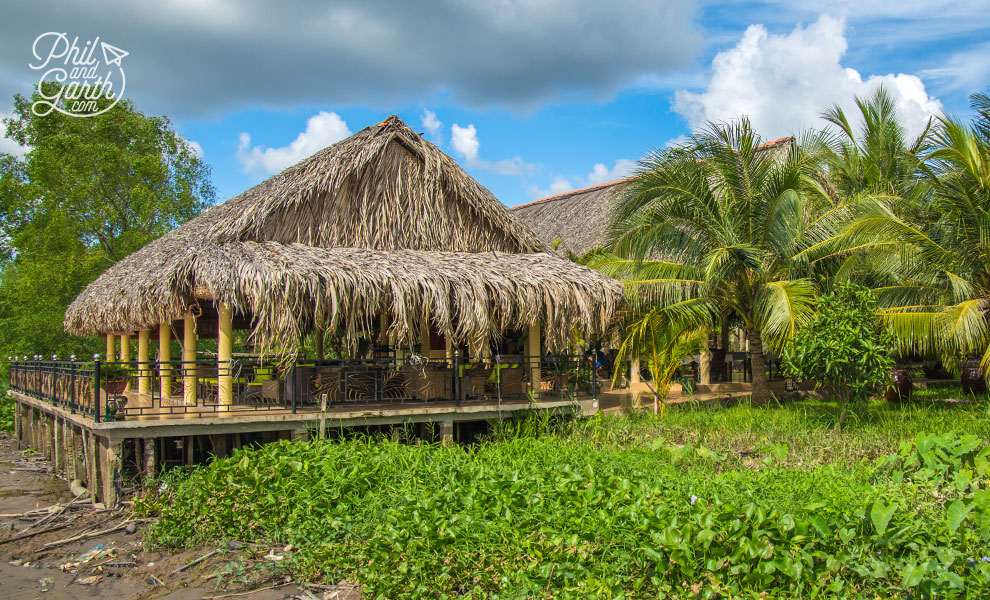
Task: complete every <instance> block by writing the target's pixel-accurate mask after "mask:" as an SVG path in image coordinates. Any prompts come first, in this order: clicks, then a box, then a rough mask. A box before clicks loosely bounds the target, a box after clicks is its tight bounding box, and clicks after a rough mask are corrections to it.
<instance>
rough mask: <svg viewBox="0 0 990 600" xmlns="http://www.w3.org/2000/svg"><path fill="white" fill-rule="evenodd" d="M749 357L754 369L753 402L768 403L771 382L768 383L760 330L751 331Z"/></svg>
mask: <svg viewBox="0 0 990 600" xmlns="http://www.w3.org/2000/svg"><path fill="white" fill-rule="evenodd" d="M749 357H750V361H751V365H752V369H753V401H754V402H766V401H767V400H769V399H770V382H769V381H767V367H766V362H765V361H764V358H763V338H761V337H760V330H759V329H756V328H753V329H750V330H749Z"/></svg>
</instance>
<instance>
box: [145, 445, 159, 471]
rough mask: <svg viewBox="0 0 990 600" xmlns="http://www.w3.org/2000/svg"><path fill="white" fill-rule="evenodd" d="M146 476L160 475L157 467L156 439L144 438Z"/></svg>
mask: <svg viewBox="0 0 990 600" xmlns="http://www.w3.org/2000/svg"><path fill="white" fill-rule="evenodd" d="M143 446H144V467H143V469H142V470H143V471H144V476H145V477H155V476H156V475H158V471H157V468H158V467H157V465H155V438H144V444H143Z"/></svg>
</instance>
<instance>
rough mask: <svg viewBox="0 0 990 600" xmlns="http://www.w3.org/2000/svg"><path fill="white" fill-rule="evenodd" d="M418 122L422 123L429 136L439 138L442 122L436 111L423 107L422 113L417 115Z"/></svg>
mask: <svg viewBox="0 0 990 600" xmlns="http://www.w3.org/2000/svg"><path fill="white" fill-rule="evenodd" d="M419 122H420V123H422V125H423V128H424V129H426V131H427V133H429V134H430V137H432V138H434V139H436V140H439V139H440V128H441V127H443V123H442V122H441V121H440V119H438V118H437V113H435V112H433V111H432V110H428V109H424V110H423V114H422V115H420V117H419Z"/></svg>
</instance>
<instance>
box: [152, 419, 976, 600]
mask: <svg viewBox="0 0 990 600" xmlns="http://www.w3.org/2000/svg"><path fill="white" fill-rule="evenodd" d="M835 416H836V415H835V409H834V407H831V406H829V405H826V404H822V403H816V402H798V403H791V404H786V405H780V406H769V407H760V408H756V407H750V406H737V407H733V408H729V409H703V408H698V409H688V410H675V411H668V413H667V417H665V418H664V419H663V420H662V421H659V420H657V419H655V418H652V417H642V416H624V417H600V418H595V419H591V420H589V421H584V422H576V423H575V422H571V423H561V422H558V423H548V422H546V421H545V420H544V421H540V420H537V419H530V420H528V421H524V422H516V423H509V424H507V425H506V426H505V427H503V428H502V429H501V430H500V431H498V432H496V435H495V439H494V440H493V441H492V442H490V443H485V444H481V445H477V446H474V447H471V448H461V447H453V448H443V447H438V446H432V445H420V446H413V445H400V444H395V443H392V442H390V441H387V440H373V439H352V440H349V441H344V442H323V443H321V442H311V443H288V442H282V443H279V444H275V445H270V446H266V447H262V448H257V449H253V450H248V451H239V452H237V453H236V454H235V455H234V456H233V457H231V458H228V459H225V460H221V461H217V462H215V463H213V464H211V465H210V466H208V467H205V468H202V469H198V470H196V471H193V472H192V473H191V474H189V475H188V476H185V477H184V478H182V479H181V481H173V482H171V484H170V485H169V486H167V489H165V490H164V491H160V492H156V493H152V494H150V495H149V496H147V497H146V498H145V499H144V500H143V501H142V502H140V503H139V504H140V505H142V506H143V507H144V509H145V510H148V511H152V512H159V513H160V514H161V519H160V520H159V521H158V523H157V524H156V525H154V526H153V527H152V528H151V530H150V531H149V532H148V535H147V536H146V539H147V540H148V541H149V543H152V544H160V545H164V546H183V545H187V544H191V543H199V542H204V541H215V540H222V539H238V540H241V541H257V542H264V543H273V544H292V545H293V547H294V549H293V551H292V552H291V555H290V558H289V559H287V561H286V564H285V568H286V569H289V570H290V571H292V572H294V573H295V574H296V575H298V576H300V577H304V578H308V579H312V580H319V581H330V582H336V581H339V580H340V579H345V578H346V579H350V580H352V581H356V582H358V583H360V584H361V585H363V586H364V595H365V597H382V598H417V597H422V598H426V597H429V598H433V597H467V598H480V597H486V598H488V597H493V598H494V597H497V598H529V597H575V598H578V597H602V598H619V597H622V598H653V597H658V596H661V597H677V598H696V597H699V598H720V597H861V596H864V595H868V596H870V597H873V596H880V597H899V596H914V595H920V596H931V595H935V596H936V597H964V596H965V597H971V598H973V597H981V596H983V595H985V594H986V593H987V591H988V590H990V558H987V559H986V561H984V555H986V554H990V552H988V551H987V549H986V543H987V539H988V538H990V496H988V494H990V492H988V491H987V490H986V487H987V484H988V481H987V479H988V473H987V471H988V461H987V457H988V455H990V450H988V449H986V448H985V442H984V440H986V439H987V437H988V433H990V432H988V429H990V419H988V418H987V407H986V406H985V405H984V404H977V405H972V406H954V407H943V406H937V405H933V404H924V403H923V402H919V403H912V404H908V405H905V406H887V405H878V404H874V405H871V406H869V407H867V408H864V409H862V410H859V411H857V412H854V413H853V414H852V415H851V418H850V419H849V421H848V423H847V425H846V432H845V433H843V434H838V433H836V432H835V431H834V423H835ZM924 431H938V432H948V431H954V432H955V433H944V434H943V433H940V434H927V433H924ZM761 594H762V595H761Z"/></svg>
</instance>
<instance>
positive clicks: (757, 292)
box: [592, 119, 838, 400]
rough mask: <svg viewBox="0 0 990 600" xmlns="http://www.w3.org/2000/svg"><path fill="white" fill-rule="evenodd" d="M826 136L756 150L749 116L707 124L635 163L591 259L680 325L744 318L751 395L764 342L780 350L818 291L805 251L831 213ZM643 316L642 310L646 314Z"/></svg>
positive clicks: (761, 383)
mask: <svg viewBox="0 0 990 600" xmlns="http://www.w3.org/2000/svg"><path fill="white" fill-rule="evenodd" d="M824 143H825V138H824V137H823V136H822V135H820V134H809V135H808V136H807V137H806V139H804V140H803V141H802V142H801V143H788V144H781V145H777V146H773V147H770V148H767V147H761V146H762V145H763V144H762V140H761V138H760V136H759V135H757V134H756V133H755V132H754V131H753V129H752V127H751V126H750V123H749V121H748V120H747V119H742V120H740V121H737V122H734V123H731V124H710V125H709V126H708V127H707V128H706V129H704V130H703V131H702V132H700V133H698V134H696V135H695V136H693V137H692V138H691V141H690V142H689V143H688V144H685V145H684V146H681V147H677V148H673V149H667V150H664V151H659V152H656V153H653V154H651V155H650V156H648V157H647V158H646V159H644V160H643V161H642V162H641V165H640V171H639V176H638V177H635V178H633V180H632V181H631V182H630V184H629V185H628V186H627V188H626V190H625V193H624V194H623V195H622V196H621V197H620V198H619V199H618V201H617V203H616V205H615V208H614V210H613V214H612V218H611V224H610V226H609V229H608V231H607V236H606V237H607V249H608V251H609V254H607V255H606V254H603V255H601V256H599V257H598V258H597V260H594V261H592V262H593V264H595V266H597V267H598V268H600V269H603V270H605V271H606V272H609V273H611V274H612V275H613V276H617V277H621V278H623V279H625V281H626V284H627V287H628V289H629V290H630V292H631V294H632V295H633V296H634V297H636V298H637V299H638V301H639V302H641V303H646V304H650V305H653V306H655V307H660V308H661V309H662V311H663V314H664V318H666V319H669V320H670V321H671V322H672V323H678V324H680V325H681V326H683V325H685V324H688V323H691V322H692V321H693V322H694V323H695V324H697V325H710V324H711V322H712V320H713V317H716V316H720V315H723V314H734V315H736V316H738V318H739V319H740V320H741V321H742V323H743V324H744V326H745V328H746V330H747V334H748V339H749V343H750V352H751V360H752V367H753V389H752V394H753V399H754V400H763V399H766V398H768V397H769V386H768V381H767V376H766V367H765V358H764V344H765V343H766V344H768V345H769V346H770V348H771V349H773V350H777V351H779V350H780V349H781V347H782V345H783V344H784V342H785V341H786V340H787V339H788V338H789V337H790V336H791V335H792V334H793V332H794V330H795V328H796V327H797V326H798V325H799V324H800V323H801V322H802V321H804V320H805V319H806V318H807V316H808V314H809V312H810V310H811V303H812V300H813V299H814V296H815V291H816V285H815V283H814V281H813V279H812V277H811V276H812V275H813V266H812V258H813V257H812V256H811V253H809V252H808V249H809V248H811V247H813V246H814V245H815V244H816V243H818V242H821V241H823V240H825V239H827V238H828V237H829V236H830V235H831V233H832V232H833V230H832V228H831V227H832V225H833V222H834V220H835V219H836V218H837V217H838V211H837V210H835V207H834V206H833V204H832V202H831V200H830V198H829V196H828V194H827V192H826V190H825V189H824V187H823V186H822V184H821V178H820V166H821V158H822V151H823V148H824ZM644 312H645V311H644Z"/></svg>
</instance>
